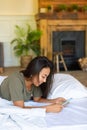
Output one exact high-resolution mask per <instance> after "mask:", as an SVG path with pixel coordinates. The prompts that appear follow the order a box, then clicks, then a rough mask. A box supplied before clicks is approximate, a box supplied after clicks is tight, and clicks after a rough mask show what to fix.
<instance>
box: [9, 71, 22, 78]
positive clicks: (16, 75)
mask: <svg viewBox="0 0 87 130" xmlns="http://www.w3.org/2000/svg"><path fill="white" fill-rule="evenodd" d="M8 78H20V79H22V78H23V74H22V73H21V72H20V71H15V72H13V73H12V74H11V75H9V76H8Z"/></svg>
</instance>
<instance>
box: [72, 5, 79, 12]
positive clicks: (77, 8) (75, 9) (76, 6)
mask: <svg viewBox="0 0 87 130" xmlns="http://www.w3.org/2000/svg"><path fill="white" fill-rule="evenodd" d="M71 9H72V11H74V12H77V11H78V10H79V6H78V5H77V4H72V5H71Z"/></svg>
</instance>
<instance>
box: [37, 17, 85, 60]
mask: <svg viewBox="0 0 87 130" xmlns="http://www.w3.org/2000/svg"><path fill="white" fill-rule="evenodd" d="M37 23H39V24H38V25H39V28H40V29H41V30H42V32H43V35H42V37H41V40H40V45H41V53H42V55H44V56H47V57H48V58H49V59H52V32H53V31H85V56H87V19H48V18H41V19H38V20H37Z"/></svg>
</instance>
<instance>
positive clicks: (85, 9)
mask: <svg viewBox="0 0 87 130" xmlns="http://www.w3.org/2000/svg"><path fill="white" fill-rule="evenodd" d="M82 10H83V11H84V12H86V13H87V5H84V6H83V7H82Z"/></svg>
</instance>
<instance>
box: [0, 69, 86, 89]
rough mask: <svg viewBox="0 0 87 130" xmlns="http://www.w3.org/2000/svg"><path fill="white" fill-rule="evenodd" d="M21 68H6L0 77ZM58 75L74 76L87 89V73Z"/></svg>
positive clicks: (73, 72) (80, 71) (78, 72)
mask: <svg viewBox="0 0 87 130" xmlns="http://www.w3.org/2000/svg"><path fill="white" fill-rule="evenodd" d="M22 69H23V68H20V67H6V68H4V72H3V73H2V74H0V75H4V76H5V75H10V74H11V73H13V72H15V71H19V70H22ZM60 73H66V74H70V75H72V76H74V77H75V78H76V79H78V80H79V81H80V82H81V83H82V84H83V85H85V86H86V87H87V71H82V70H79V71H60Z"/></svg>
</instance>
